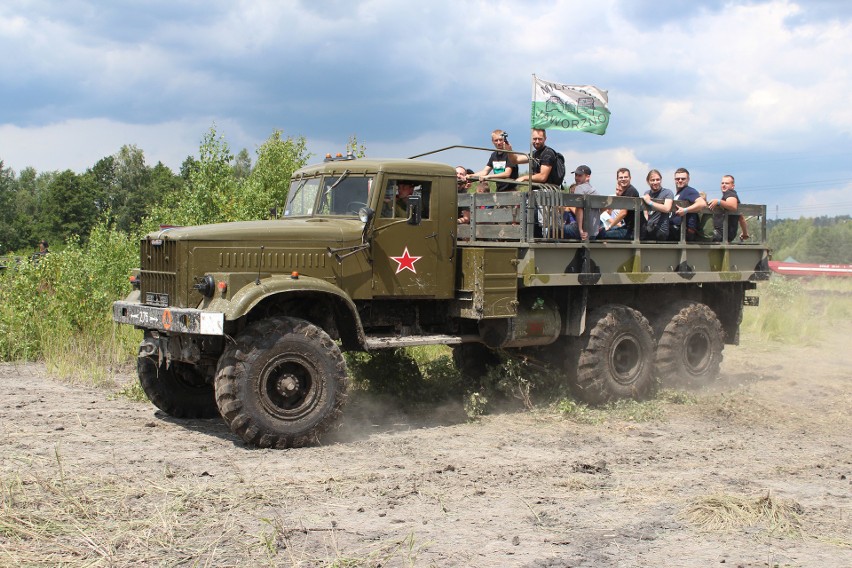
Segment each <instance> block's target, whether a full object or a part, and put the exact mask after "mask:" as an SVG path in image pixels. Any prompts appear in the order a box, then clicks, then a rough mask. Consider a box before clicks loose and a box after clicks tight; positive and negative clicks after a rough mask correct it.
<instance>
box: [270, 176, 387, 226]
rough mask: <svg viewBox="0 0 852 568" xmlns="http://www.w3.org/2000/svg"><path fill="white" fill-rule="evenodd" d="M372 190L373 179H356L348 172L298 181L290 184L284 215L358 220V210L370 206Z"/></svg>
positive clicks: (363, 177)
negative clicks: (353, 218) (324, 216)
mask: <svg viewBox="0 0 852 568" xmlns="http://www.w3.org/2000/svg"><path fill="white" fill-rule="evenodd" d="M372 187H373V178H372V177H367V176H363V175H360V176H353V175H350V174H348V173H344V174H342V175H340V176H325V177H322V178H309V179H298V180H294V181H293V182H292V183H291V184H290V195H289V197H288V201H287V208H286V209H285V210H284V216H285V217H296V216H304V215H334V216H344V217H353V216H355V217H357V216H358V210H359V209H360V208H362V207H366V206H367V205H369V203H370V191H371V189H372Z"/></svg>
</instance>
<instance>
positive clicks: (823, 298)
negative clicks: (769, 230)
mask: <svg viewBox="0 0 852 568" xmlns="http://www.w3.org/2000/svg"><path fill="white" fill-rule="evenodd" d="M757 295H758V296H759V297H760V306H759V307H757V308H749V307H746V308H745V311H744V314H743V322H742V325H741V327H740V333H741V335H742V336H743V337H748V338H753V339H756V340H758V341H770V342H776V343H783V344H804V345H813V344H816V343H817V342H819V340H820V339H821V338H822V336H823V334H824V333H827V332H828V331H829V330H830V329H831V328H832V327H833V326H832V324H833V323H836V322H837V321H840V320H848V319H849V318H850V317H852V281H850V280H847V279H843V280H841V279H839V278H835V279H828V278H817V279H813V280H801V279H792V278H789V279H788V278H784V277H773V278H772V279H771V280H770V281H769V282H767V283H764V284H761V285H759V287H758V290H757Z"/></svg>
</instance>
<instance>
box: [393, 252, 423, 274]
mask: <svg viewBox="0 0 852 568" xmlns="http://www.w3.org/2000/svg"><path fill="white" fill-rule="evenodd" d="M421 258H423V257H422V256H411V255H410V254H409V253H408V247H405V250H404V251H403V252H402V256H392V257H391V260H395V261H396V263H397V264H398V265H399V266H397V267H396V272H394V274H399V273H400V272H402V271H403V270H410V271H411V272H413V273H414V274H417V270H416V269H415V268H414V263H415V262H417V261H418V260H420V259H421Z"/></svg>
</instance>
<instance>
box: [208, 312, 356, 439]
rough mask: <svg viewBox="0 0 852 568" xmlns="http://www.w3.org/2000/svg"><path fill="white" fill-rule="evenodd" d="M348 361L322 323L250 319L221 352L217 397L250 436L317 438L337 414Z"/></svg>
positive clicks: (236, 427) (238, 429)
mask: <svg viewBox="0 0 852 568" xmlns="http://www.w3.org/2000/svg"><path fill="white" fill-rule="evenodd" d="M347 386H348V377H347V374H346V364H345V362H344V360H343V356H342V355H341V353H340V349H339V348H338V347H337V344H336V343H334V341H332V340H331V338H330V337H329V336H328V334H327V333H325V331H323V330H322V329H320V328H319V327H317V326H315V325H313V324H311V323H309V322H307V321H304V320H300V319H296V318H290V317H275V318H269V319H266V320H262V321H259V322H256V323H254V324H252V325H250V326H249V327H247V328H246V329H245V330H244V331H243V332H242V333H241V334H240V335H239V336H238V337H237V338H236V341H235V342H234V343H233V344H232V345H230V346H229V347H228V348H227V349H226V350H225V352H224V353H223V354H222V357H221V358H220V359H219V367H218V369H217V371H216V380H215V387H216V403H217V404H218V405H219V412H220V413H221V414H222V417H223V418H224V419H225V422H227V423H228V426H230V428H231V430H232V431H233V432H234V433H235V434H237V435H238V436H239V437H240V438H242V439H243V440H244V441H245V442H246V443H247V444H250V445H253V446H257V447H261V448H269V447H272V448H290V447H299V446H304V445H307V444H311V443H314V442H316V441H317V440H318V439H319V437H320V435H321V434H322V433H323V432H324V431H325V430H327V429H328V428H329V426H331V425H332V423H334V421H335V420H337V419H338V417H339V416H340V409H341V407H342V406H343V403H344V402H345V400H346V390H347Z"/></svg>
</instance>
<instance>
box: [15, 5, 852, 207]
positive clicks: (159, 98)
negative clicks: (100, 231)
mask: <svg viewBox="0 0 852 568" xmlns="http://www.w3.org/2000/svg"><path fill="white" fill-rule="evenodd" d="M850 39H852V2H840V1H837V2H834V1H827V0H826V1H818V0H817V1H815V0H809V1H807V2H805V1H804V0H795V1H794V0H766V1H753V2H710V1H700V0H697V1H691V2H686V1H684V2H680V1H671V0H669V1H666V0H658V1H649V0H648V1H646V0H632V1H631V0H621V1H619V0H597V1H595V2H588V1H559V0H548V1H546V2H545V1H541V2H539V1H527V2H521V1H518V0H515V1H511V2H509V1H505V2H504V1H500V0H489V1H476V2H466V1H464V0H430V1H429V2H417V3H414V2H401V1H392V0H372V1H366V2H355V1H348V2H342V1H338V0H326V1H325V2H315V1H313V0H311V1H304V2H299V1H290V2H287V1H263V0H253V1H252V0H246V1H238V0H212V1H211V0H204V1H201V0H196V1H186V2H174V1H173V0H169V1H165V0H152V1H148V2H140V1H138V0H136V1H132V2H131V1H125V0H113V1H110V2H94V1H85V0H66V1H64V2H61V3H60V2H54V1H50V0H44V1H38V0H33V1H19V0H5V1H4V2H3V3H2V5H0V52H2V53H3V54H4V56H3V57H2V58H0V73H2V77H3V81H2V85H0V160H3V162H4V163H5V166H6V167H11V168H12V169H13V170H15V171H17V172H19V171H20V170H22V169H23V168H25V167H27V166H32V167H34V168H36V170H38V171H51V170H64V169H67V168H70V169H72V170H74V171H77V172H82V171H85V169H86V168H88V167H91V166H93V165H94V164H95V163H96V162H97V161H98V160H99V159H101V158H103V157H105V156H108V155H111V154H114V153H116V152H117V151H118V150H119V148H120V147H121V146H122V145H124V144H135V145H136V146H137V147H139V148H140V149H142V150H143V151H144V152H145V156H146V160H147V162H148V163H149V164H151V165H153V164H155V163H156V162H157V161H162V162H163V163H164V164H166V165H167V166H169V167H171V168H172V169H173V170H175V171H177V170H178V169H179V167H180V164H181V162H183V160H184V159H185V158H186V156H188V155H197V154H198V146H199V143H200V141H201V138H202V136H203V135H204V133H205V132H207V131H208V129H209V128H210V127H211V126H212V125H213V124H214V123H215V125H216V129H217V131H218V132H219V133H220V134H222V135H224V136H225V139H226V140H227V142H228V143H229V145H230V147H231V149H232V151H234V153H236V152H237V151H238V150H239V149H241V148H247V149H248V150H249V152H250V153H251V154H252V156H254V151H255V150H256V149H257V147H258V146H259V145H260V144H261V143H262V142H263V141H264V140H265V139H266V138H267V137H268V136H269V135H270V134H271V133H272V132H273V130H275V129H279V130H281V131H282V132H283V133H284V134H285V135H292V136H304V137H305V138H306V139H307V141H308V148H309V150H310V151H311V152H313V153H314V154H315V155H316V157H321V156H322V155H324V154H325V153H326V152H335V151H340V150H342V149H343V147H344V146H345V144H346V141H347V140H348V138H349V137H350V136H351V135H353V134H354V135H356V136H357V138H358V140H359V142H361V143H363V144H365V145H366V147H367V153H368V156H370V157H405V156H410V155H414V154H419V153H422V152H426V151H429V150H432V149H435V148H439V147H444V146H449V145H453V144H465V145H477V146H488V145H490V132H491V130H493V129H494V128H502V129H505V130H507V131H508V132H509V133H510V134H509V136H510V140H511V141H512V142H513V144H514V145H515V147H516V148H522V147H525V146H526V145H527V144H528V142H529V115H530V98H531V83H532V75H533V74H536V75H537V76H538V77H540V78H542V79H545V80H549V81H556V82H560V83H567V84H577V85H583V84H590V85H596V86H597V87H600V88H602V89H606V90H608V91H609V105H610V111H611V112H612V117H611V123H610V127H609V129H608V131H607V133H606V135H604V136H595V135H592V134H583V133H573V132H561V131H556V130H553V131H550V132H549V133H548V144H549V145H550V146H552V147H554V148H556V149H557V150H558V151H561V152H562V153H563V154H565V157H566V161H567V162H568V166H569V171H570V170H571V169H573V166H576V165H579V164H581V163H582V164H588V165H589V166H590V167H591V169H592V171H593V175H592V183H593V184H594V185H595V186H596V187H597V189H598V192H599V193H604V194H607V193H612V192H613V188H614V186H615V170H616V169H617V168H618V167H620V166H627V167H629V168H630V169H631V170H632V171H633V178H634V184H635V185H636V187H637V188H639V189H640V190H642V191H644V190H645V189H646V188H647V186H646V184H645V182H644V178H645V174H646V173H647V171H648V170H649V169H650V168H657V169H660V170H661V171H662V172H663V178H664V181H665V183H664V185H665V186H666V187H670V188H673V187H674V182H673V180H672V178H673V173H674V170H675V169H676V168H677V167H680V166H683V167H686V168H688V169H689V170H690V172H691V174H692V185H693V186H694V187H697V188H698V189H700V190H703V191H706V192H707V193H708V194H709V195H715V194H717V193H718V192H719V179H720V177H721V176H722V175H723V174H728V173H730V174H733V175H734V176H736V182H737V183H736V185H737V190H738V191H739V193H740V196H741V198H742V200H743V201H744V202H748V203H766V204H767V205H768V207H769V216H770V217H771V218H774V217H775V216H776V215H777V216H778V217H800V216H818V215H837V214H852V105H850V104H849V96H850V95H849V93H850V92H852V65H850V64H849V62H850V61H852V41H850ZM435 159H436V160H438V161H443V162H447V163H450V164H453V165H455V164H457V163H462V164H464V165H466V166H468V167H471V168H473V169H480V168H481V167H482V165H484V163H485V161H486V159H487V156H485V155H482V154H479V153H475V152H470V151H457V152H453V153H449V154H443V155H439V156H438V157H437V158H435Z"/></svg>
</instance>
